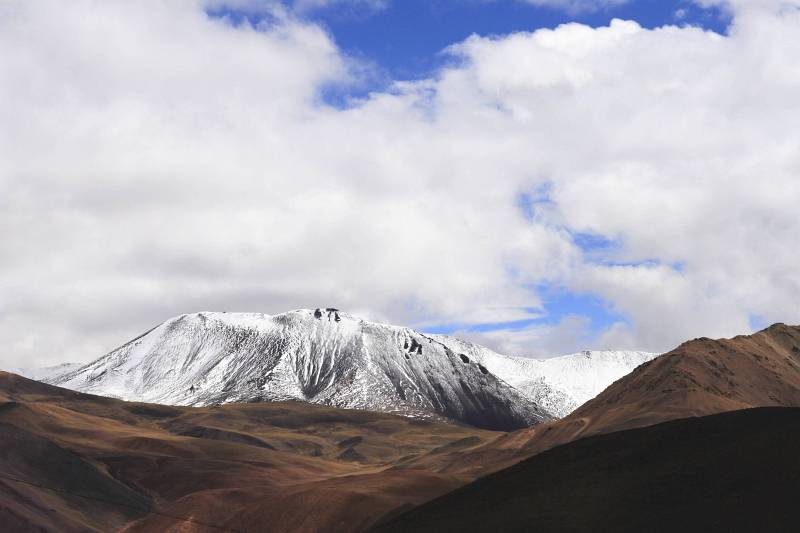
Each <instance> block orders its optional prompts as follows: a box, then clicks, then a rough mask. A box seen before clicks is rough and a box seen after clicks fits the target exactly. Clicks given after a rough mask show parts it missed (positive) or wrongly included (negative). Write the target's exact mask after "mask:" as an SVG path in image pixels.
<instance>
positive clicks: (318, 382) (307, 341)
mask: <svg viewBox="0 0 800 533" xmlns="http://www.w3.org/2000/svg"><path fill="white" fill-rule="evenodd" d="M655 356H656V354H650V353H644V352H581V353H578V354H573V355H568V356H563V357H557V358H553V359H541V360H540V359H527V358H521V357H507V356H503V355H500V354H498V353H496V352H493V351H492V350H489V349H488V348H485V347H483V346H479V345H477V344H473V343H470V342H467V341H463V340H459V339H455V338H452V337H447V336H443V335H427V334H424V333H420V332H417V331H414V330H411V329H408V328H403V327H397V326H389V325H385V324H378V323H373V322H368V321H364V320H360V319H358V318H356V317H352V316H350V315H348V314H345V313H342V312H340V311H338V310H334V309H330V310H327V309H326V310H321V309H317V310H310V309H303V310H298V311H292V312H289V313H285V314H281V315H275V316H270V315H265V314H258V313H196V314H188V315H182V316H179V317H176V318H172V319H170V320H167V321H166V322H164V323H163V324H161V325H159V326H157V327H155V328H153V329H152V330H150V331H148V332H146V333H144V334H143V335H141V336H139V337H137V338H136V339H134V340H132V341H130V342H128V343H127V344H125V345H123V346H121V347H120V348H117V349H116V350H113V351H112V352H110V353H109V354H107V355H105V356H104V357H101V358H100V359H98V360H96V361H94V362H92V363H89V364H86V365H74V364H69V363H68V364H65V365H58V366H56V367H49V368H47V369H36V370H22V371H20V373H21V374H23V375H26V376H28V377H31V378H33V379H39V380H41V381H45V382H47V383H51V384H54V385H59V386H62V387H66V388H70V389H74V390H79V391H82V392H88V393H93V394H99V395H104V396H113V397H117V398H122V399H125V400H134V401H143V402H153V403H164V404H173V405H198V406H201V405H211V404H219V403H228V402H251V401H278V400H301V401H308V402H313V403H320V404H325V405H331V406H335V407H343V408H355V409H368V410H377V411H386V412H394V413H399V414H406V415H412V416H421V417H424V416H435V415H439V416H444V417H448V418H453V419H456V420H461V421H463V422H466V423H469V424H473V425H476V426H479V427H485V428H493V429H513V428H518V427H524V426H528V425H533V424H536V423H539V422H541V421H543V420H547V419H549V418H553V417H556V418H558V417H563V416H566V415H567V414H568V413H569V412H571V411H572V410H574V409H575V408H577V407H578V406H579V405H581V404H582V403H584V402H585V401H587V400H589V399H590V398H592V397H594V396H596V395H597V394H599V393H600V392H601V391H602V390H603V389H605V387H606V386H608V385H609V384H611V383H612V382H613V381H615V380H616V379H618V378H620V377H622V376H624V375H626V374H627V373H629V372H630V371H631V370H633V368H635V367H636V366H638V365H639V364H641V363H643V362H645V361H647V360H650V359H652V358H653V357H655Z"/></svg>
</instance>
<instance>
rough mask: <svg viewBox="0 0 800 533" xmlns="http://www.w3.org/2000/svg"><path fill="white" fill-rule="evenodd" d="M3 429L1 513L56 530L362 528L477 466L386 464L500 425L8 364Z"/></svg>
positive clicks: (1, 391)
mask: <svg viewBox="0 0 800 533" xmlns="http://www.w3.org/2000/svg"><path fill="white" fill-rule="evenodd" d="M0 429H1V430H2V433H0V436H2V439H0V451H2V455H0V472H1V473H2V474H3V476H4V477H0V518H2V520H3V523H4V524H6V525H8V527H10V528H11V529H12V530H13V531H59V532H61V531H111V530H115V529H117V528H119V527H122V526H125V525H126V524H127V529H126V530H128V531H158V532H161V531H210V530H213V529H214V528H213V527H212V528H211V529H209V526H208V524H210V525H211V526H219V527H222V528H229V529H233V530H238V531H290V532H306V531H308V532H312V531H345V532H346V531H357V530H360V529H363V528H364V527H366V526H368V525H370V524H372V523H374V521H375V520H377V519H379V518H381V517H382V516H384V515H386V514H387V513H392V512H397V510H398V509H402V508H406V507H410V506H412V505H417V504H420V503H423V502H425V501H427V500H429V499H431V498H433V497H435V496H438V495H441V494H443V493H445V492H447V491H449V490H451V489H453V488H455V487H457V486H460V485H462V484H463V483H465V482H468V481H470V480H471V479H473V478H474V476H472V475H470V474H468V473H467V474H464V475H453V474H438V473H429V472H424V471H419V470H414V469H403V470H393V469H391V467H392V466H394V465H397V464H400V463H403V462H405V461H408V460H409V459H410V458H413V457H416V456H418V455H420V454H426V453H430V452H432V451H435V450H437V449H438V448H441V447H447V449H459V448H471V447H475V446H479V445H481V444H484V443H486V442H487V441H488V440H491V439H493V438H495V437H496V436H497V434H496V433H493V432H488V431H482V430H478V429H475V428H471V427H467V426H459V425H454V424H448V423H442V422H435V421H426V420H414V419H409V418H404V417H399V416H394V415H388V414H381V413H371V412H367V411H357V410H343V409H335V408H329V407H322V406H315V405H310V404H305V403H300V402H290V403H257V404H246V405H238V404H237V405H225V406H220V407H209V408H191V407H169V406H161V405H151V404H141V403H128V402H123V401H120V400H116V399H111V398H103V397H97V396H91V395H87V394H82V393H77V392H73V391H70V390H66V389H60V388H57V387H52V386H49V385H45V384H42V383H38V382H35V381H31V380H28V379H25V378H22V377H20V376H16V375H13V374H7V373H4V372H0ZM434 455H435V453H434Z"/></svg>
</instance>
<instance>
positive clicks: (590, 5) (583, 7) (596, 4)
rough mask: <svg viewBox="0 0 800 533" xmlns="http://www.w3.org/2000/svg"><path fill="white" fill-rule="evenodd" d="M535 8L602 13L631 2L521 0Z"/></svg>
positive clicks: (616, 0)
mask: <svg viewBox="0 0 800 533" xmlns="http://www.w3.org/2000/svg"><path fill="white" fill-rule="evenodd" d="M521 1H522V2H525V3H527V4H532V5H535V6H544V7H552V8H555V9H563V10H565V11H567V12H570V13H576V12H586V11H600V10H603V9H608V8H613V7H616V6H621V5H623V4H627V3H628V2H629V1H630V0H521Z"/></svg>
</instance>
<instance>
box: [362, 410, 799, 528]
mask: <svg viewBox="0 0 800 533" xmlns="http://www.w3.org/2000/svg"><path fill="white" fill-rule="evenodd" d="M797 442H800V409H796V408H761V409H748V410H742V411H734V412H730V413H724V414H719V415H712V416H707V417H700V418H689V419H682V420H675V421H672V422H665V423H662V424H658V425H655V426H650V427H647V428H640V429H634V430H627V431H621V432H616V433H610V434H606V435H599V436H595V437H590V438H586V439H582V440H579V441H577V442H573V443H570V444H566V445H563V446H559V447H557V448H554V449H551V450H549V451H546V452H543V453H541V454H539V455H536V456H535V457H532V458H530V459H528V460H525V461H524V462H522V463H519V464H517V465H515V466H512V467H510V468H507V469H505V470H502V471H500V472H497V473H495V474H492V475H490V476H487V477H485V478H482V479H480V480H478V481H476V482H474V483H471V484H470V485H467V486H465V487H463V488H461V489H458V490H456V491H454V492H452V493H450V494H447V495H445V496H443V497H441V498H438V499H436V500H434V501H432V502H429V503H428V504H425V505H423V506H421V507H419V508H417V509H414V510H412V511H410V512H408V513H406V514H404V515H401V516H400V517H398V518H396V519H395V520H394V521H393V522H390V523H388V524H385V525H384V526H383V527H379V528H377V529H375V530H374V531H376V532H381V533H389V532H398V533H399V532H408V531H414V532H432V533H433V532H437V533H438V532H441V531H459V532H470V531H475V532H484V531H498V532H499V531H502V532H513V531H519V532H523V531H542V532H550V531H552V532H589V531H592V532H599V531H609V532H612V531H613V532H628V531H629V532H642V531H648V532H653V531H664V532H676V531H677V532H681V531H682V532H688V531H704V532H705V531H709V532H711V531H719V532H731V531H747V532H753V531H771V532H779V531H787V532H788V531H797V527H798V522H797V516H798V514H797V489H798V488H800V461H798V459H797Z"/></svg>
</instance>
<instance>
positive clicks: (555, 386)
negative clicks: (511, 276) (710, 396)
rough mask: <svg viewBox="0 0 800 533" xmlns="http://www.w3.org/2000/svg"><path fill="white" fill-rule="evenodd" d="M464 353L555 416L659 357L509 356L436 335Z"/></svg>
mask: <svg viewBox="0 0 800 533" xmlns="http://www.w3.org/2000/svg"><path fill="white" fill-rule="evenodd" d="M436 338H438V339H439V340H440V341H442V342H443V343H445V344H447V345H448V346H449V347H450V349H451V350H453V351H456V352H459V353H464V354H466V355H467V356H468V357H471V360H474V361H476V362H478V363H480V364H482V365H483V366H484V367H486V368H487V369H488V370H489V371H490V372H492V373H493V374H495V375H496V376H499V377H500V378H501V379H503V380H504V381H505V382H506V383H508V384H509V385H511V386H513V387H515V388H516V389H518V390H519V391H520V392H522V393H523V394H525V395H526V396H528V397H529V398H530V399H531V400H533V401H534V402H536V403H537V404H538V405H540V406H542V407H543V408H544V409H546V410H547V411H548V412H549V413H551V414H552V415H553V416H554V417H556V418H563V417H565V416H567V415H568V414H569V413H571V412H572V411H574V410H575V409H577V408H578V407H580V406H581V405H583V404H584V403H586V402H588V401H589V400H591V399H592V398H594V397H595V396H597V395H598V394H600V393H601V392H603V390H605V388H606V387H608V386H609V385H611V384H612V383H614V382H615V381H616V380H618V379H620V378H622V377H624V376H626V375H628V374H629V373H631V372H632V371H633V369H634V368H636V367H637V366H639V365H641V364H642V363H646V362H647V361H650V360H651V359H654V358H656V357H658V355H659V354H657V353H652V352H636V351H610V350H603V351H589V350H586V351H582V352H578V353H574V354H570V355H563V356H560V357H552V358H549V359H531V358H527V357H509V356H505V355H500V354H498V353H496V352H493V351H491V350H489V349H487V348H484V347H483V346H480V345H477V344H473V343H471V342H467V341H462V340H460V339H455V338H452V337H443V336H436Z"/></svg>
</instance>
